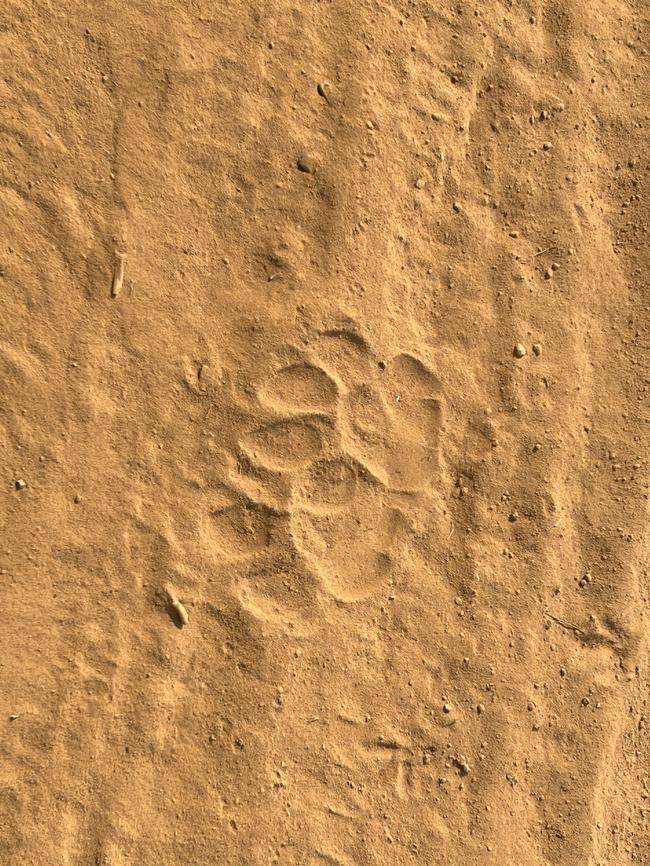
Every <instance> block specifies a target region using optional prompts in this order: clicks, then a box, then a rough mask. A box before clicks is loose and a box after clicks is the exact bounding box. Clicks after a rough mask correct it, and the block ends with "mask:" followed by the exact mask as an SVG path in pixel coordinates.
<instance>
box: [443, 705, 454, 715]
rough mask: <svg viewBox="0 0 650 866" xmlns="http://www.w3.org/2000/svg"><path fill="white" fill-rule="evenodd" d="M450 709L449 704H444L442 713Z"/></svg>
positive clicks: (448, 711)
mask: <svg viewBox="0 0 650 866" xmlns="http://www.w3.org/2000/svg"><path fill="white" fill-rule="evenodd" d="M451 710H452V706H451V704H444V705H443V707H442V711H443V713H450V712H451Z"/></svg>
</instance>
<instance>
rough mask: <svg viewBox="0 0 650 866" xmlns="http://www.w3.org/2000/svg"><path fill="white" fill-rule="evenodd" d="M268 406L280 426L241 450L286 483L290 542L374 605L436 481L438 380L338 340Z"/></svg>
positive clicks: (409, 363)
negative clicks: (421, 498) (420, 499)
mask: <svg viewBox="0 0 650 866" xmlns="http://www.w3.org/2000/svg"><path fill="white" fill-rule="evenodd" d="M259 399H260V401H261V403H262V404H263V405H265V407H266V408H267V409H269V410H271V411H272V412H273V413H275V414H277V415H278V416H279V417H278V419H277V420H275V421H272V422H271V423H269V424H267V425H266V426H263V427H261V428H258V429H256V430H253V431H252V432H250V433H249V434H247V435H246V436H244V437H243V438H242V440H241V442H240V446H241V448H242V451H243V452H244V454H245V455H246V458H247V459H248V460H250V461H251V463H252V464H254V465H255V466H257V467H259V468H260V469H261V470H262V471H267V472H271V473H274V474H275V475H277V474H278V473H279V474H281V475H282V476H284V477H285V479H284V480H285V482H286V485H287V486H286V488H285V489H286V491H287V501H286V511H287V514H288V520H289V527H290V533H291V537H292V539H293V542H294V544H295V545H296V548H297V549H298V550H299V552H300V554H301V555H302V557H303V558H304V560H305V561H306V563H307V564H308V566H309V568H310V569H311V570H312V571H313V572H314V573H315V574H316V575H317V576H318V578H319V580H320V582H321V584H322V586H323V587H324V588H325V589H326V590H328V591H329V592H331V593H332V594H333V595H334V596H335V597H336V598H338V599H340V600H344V601H354V600H359V599H363V598H365V597H367V596H368V595H370V594H371V593H372V592H373V591H374V590H375V589H376V588H377V587H378V586H379V585H380V584H381V583H383V582H384V580H385V579H386V578H387V577H388V576H389V574H390V572H391V569H392V558H391V553H392V550H393V549H394V547H395V545H396V544H397V543H398V542H399V539H400V536H401V534H402V532H403V530H404V529H405V528H406V526H407V524H408V519H407V516H406V515H405V513H404V509H403V507H402V505H401V500H402V499H403V498H404V496H405V495H407V496H408V495H411V496H412V495H413V494H414V493H418V492H426V490H427V489H430V488H431V487H432V484H433V482H434V480H435V478H436V476H437V469H438V446H439V437H440V430H441V423H442V402H443V397H442V386H441V384H440V382H439V380H438V379H437V378H436V376H434V375H433V373H431V372H430V371H429V370H428V369H427V368H426V367H425V365H424V364H423V363H422V362H421V361H420V360H418V359H417V358H416V357H414V356H413V355H410V354H399V355H397V356H396V357H394V358H392V359H391V360H387V361H385V362H384V361H381V360H378V359H376V358H374V357H373V354H372V352H371V351H370V349H369V347H368V345H367V344H366V342H365V341H364V340H363V339H362V338H361V337H360V336H359V335H357V334H355V333H354V332H351V331H328V332H325V333H323V334H321V335H320V337H319V338H318V340H317V341H316V342H315V344H314V345H313V346H312V347H311V350H310V352H309V357H308V359H303V360H300V361H297V362H296V363H290V364H288V365H286V366H284V367H282V368H281V369H279V370H278V371H276V372H275V374H274V375H273V376H272V377H271V378H270V379H269V380H268V381H267V382H265V383H263V385H262V386H261V388H260V390H259Z"/></svg>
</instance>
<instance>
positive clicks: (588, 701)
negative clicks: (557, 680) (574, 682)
mask: <svg viewBox="0 0 650 866" xmlns="http://www.w3.org/2000/svg"><path fill="white" fill-rule="evenodd" d="M580 703H581V704H582V706H583V707H588V706H589V704H590V703H591V701H590V700H589V698H583V699H582V700H581V701H580Z"/></svg>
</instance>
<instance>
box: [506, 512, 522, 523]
mask: <svg viewBox="0 0 650 866" xmlns="http://www.w3.org/2000/svg"><path fill="white" fill-rule="evenodd" d="M508 520H509V521H510V523H516V522H517V521H518V520H519V512H518V511H511V512H510V514H509V515H508Z"/></svg>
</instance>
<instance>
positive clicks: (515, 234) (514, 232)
mask: <svg viewBox="0 0 650 866" xmlns="http://www.w3.org/2000/svg"><path fill="white" fill-rule="evenodd" d="M510 237H511V238H518V237H519V232H518V231H516V230H515V231H512V232H510Z"/></svg>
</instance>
